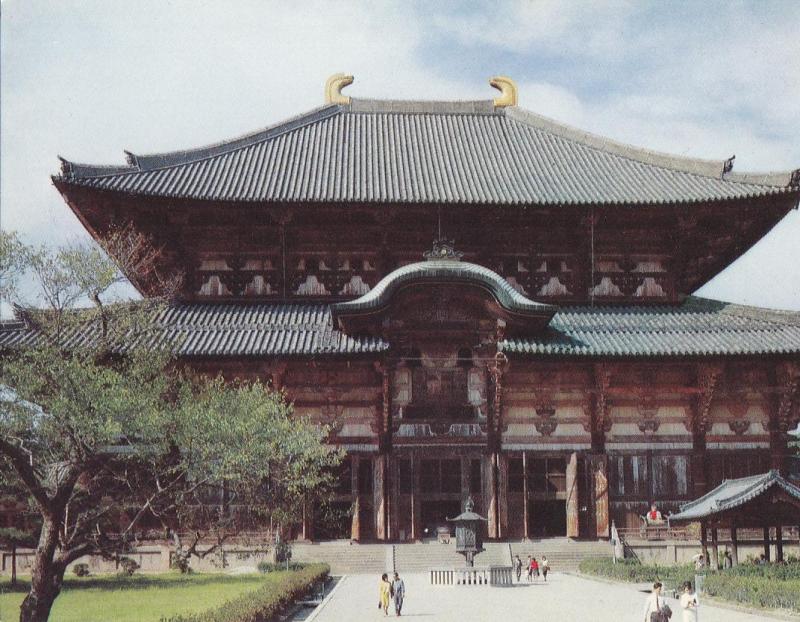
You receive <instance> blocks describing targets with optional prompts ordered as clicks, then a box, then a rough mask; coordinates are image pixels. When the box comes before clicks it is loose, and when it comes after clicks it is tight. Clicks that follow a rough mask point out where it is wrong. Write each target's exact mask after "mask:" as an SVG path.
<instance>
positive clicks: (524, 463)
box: [522, 451, 531, 540]
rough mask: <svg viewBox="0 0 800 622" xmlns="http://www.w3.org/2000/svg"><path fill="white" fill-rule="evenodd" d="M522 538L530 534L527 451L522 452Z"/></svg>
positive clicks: (524, 538)
mask: <svg viewBox="0 0 800 622" xmlns="http://www.w3.org/2000/svg"><path fill="white" fill-rule="evenodd" d="M522 520H523V523H522V538H523V540H527V539H528V538H529V536H530V534H529V531H528V529H529V525H530V522H531V520H530V507H529V501H528V452H527V451H523V452H522Z"/></svg>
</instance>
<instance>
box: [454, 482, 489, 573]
mask: <svg viewBox="0 0 800 622" xmlns="http://www.w3.org/2000/svg"><path fill="white" fill-rule="evenodd" d="M474 507H475V503H474V502H473V501H472V497H470V498H469V499H467V502H466V503H465V504H464V511H463V512H462V513H461V514H459V515H458V516H456V517H455V518H448V519H447V520H448V521H450V522H451V523H455V524H456V552H458V553H461V554H462V555H463V556H464V557H465V558H466V562H467V566H470V567H471V566H473V565H474V559H475V556H476V555H477V554H478V553H481V552H482V551H483V550H484V549H483V526H482V525H481V521H484V522H485V521H486V519H485V518H484V517H483V516H480V515H479V514H476V513H475V512H473V511H472V509H473V508H474Z"/></svg>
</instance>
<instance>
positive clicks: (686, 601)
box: [680, 581, 699, 622]
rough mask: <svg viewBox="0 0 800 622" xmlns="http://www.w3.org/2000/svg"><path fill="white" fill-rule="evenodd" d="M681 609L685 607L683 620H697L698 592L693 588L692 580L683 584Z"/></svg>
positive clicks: (687, 621) (684, 621)
mask: <svg viewBox="0 0 800 622" xmlns="http://www.w3.org/2000/svg"><path fill="white" fill-rule="evenodd" d="M680 603H681V609H683V622H697V607H698V605H699V603H698V602H697V594H695V593H694V590H693V589H692V582H691V581H686V582H685V583H684V584H683V594H681V600H680Z"/></svg>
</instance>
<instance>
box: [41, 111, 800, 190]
mask: <svg viewBox="0 0 800 622" xmlns="http://www.w3.org/2000/svg"><path fill="white" fill-rule="evenodd" d="M129 162H130V165H129V166H128V167H127V168H126V167H93V166H90V165H83V164H73V163H70V162H67V161H63V166H62V169H63V173H62V175H61V176H60V177H59V178H57V180H58V181H60V182H64V183H68V184H77V185H81V186H88V187H92V188H97V189H102V190H113V191H120V192H125V193H130V194H137V195H153V196H166V197H189V198H197V199H210V200H227V201H257V202H271V201H286V202H290V201H319V202H345V201H348V202H394V203H408V202H425V203H481V204H593V203H603V204H647V203H680V202H697V201H710V200H724V199H736V198H748V197H756V196H764V195H772V194H784V193H794V194H800V188H797V187H790V186H789V179H790V176H789V175H788V174H776V175H773V176H770V175H749V176H746V175H735V174H730V173H729V174H726V175H724V176H723V172H722V171H723V162H721V161H708V160H696V159H689V158H683V157H679V156H671V155H665V154H660V153H655V152H652V151H648V150H644V149H637V148H634V147H630V146H627V145H622V144H620V143H616V142H614V141H611V140H608V139H604V138H601V137H597V136H594V135H591V134H588V133H586V132H582V131H580V130H576V129H573V128H569V127H567V126H564V125H562V124H559V123H556V122H554V121H551V120H549V119H545V118H544V117H540V116H538V115H535V114H533V113H530V112H527V111H524V110H521V109H518V108H516V107H512V108H497V109H495V108H494V107H493V106H492V105H491V102H383V101H377V100H357V99H354V100H353V101H352V103H351V104H350V105H346V106H337V105H329V106H325V107H322V108H319V109H317V110H314V111H311V112H309V113H307V114H305V115H301V116H299V117H295V118H293V119H290V120H288V121H286V122H284V123H281V124H278V125H276V126H273V127H270V128H267V129H265V130H262V131H260V132H256V133H254V134H251V135H249V136H245V137H242V138H238V139H234V140H231V141H228V142H224V143H219V144H217V145H212V146H209V147H203V148H200V149H195V150H190V151H179V152H174V153H167V154H156V155H149V156H139V155H133V154H129Z"/></svg>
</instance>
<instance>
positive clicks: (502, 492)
mask: <svg viewBox="0 0 800 622" xmlns="http://www.w3.org/2000/svg"><path fill="white" fill-rule="evenodd" d="M497 514H498V517H497V537H498V538H504V537H505V536H506V534H507V533H508V459H507V457H506V455H505V454H503V453H499V452H498V454H497Z"/></svg>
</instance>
